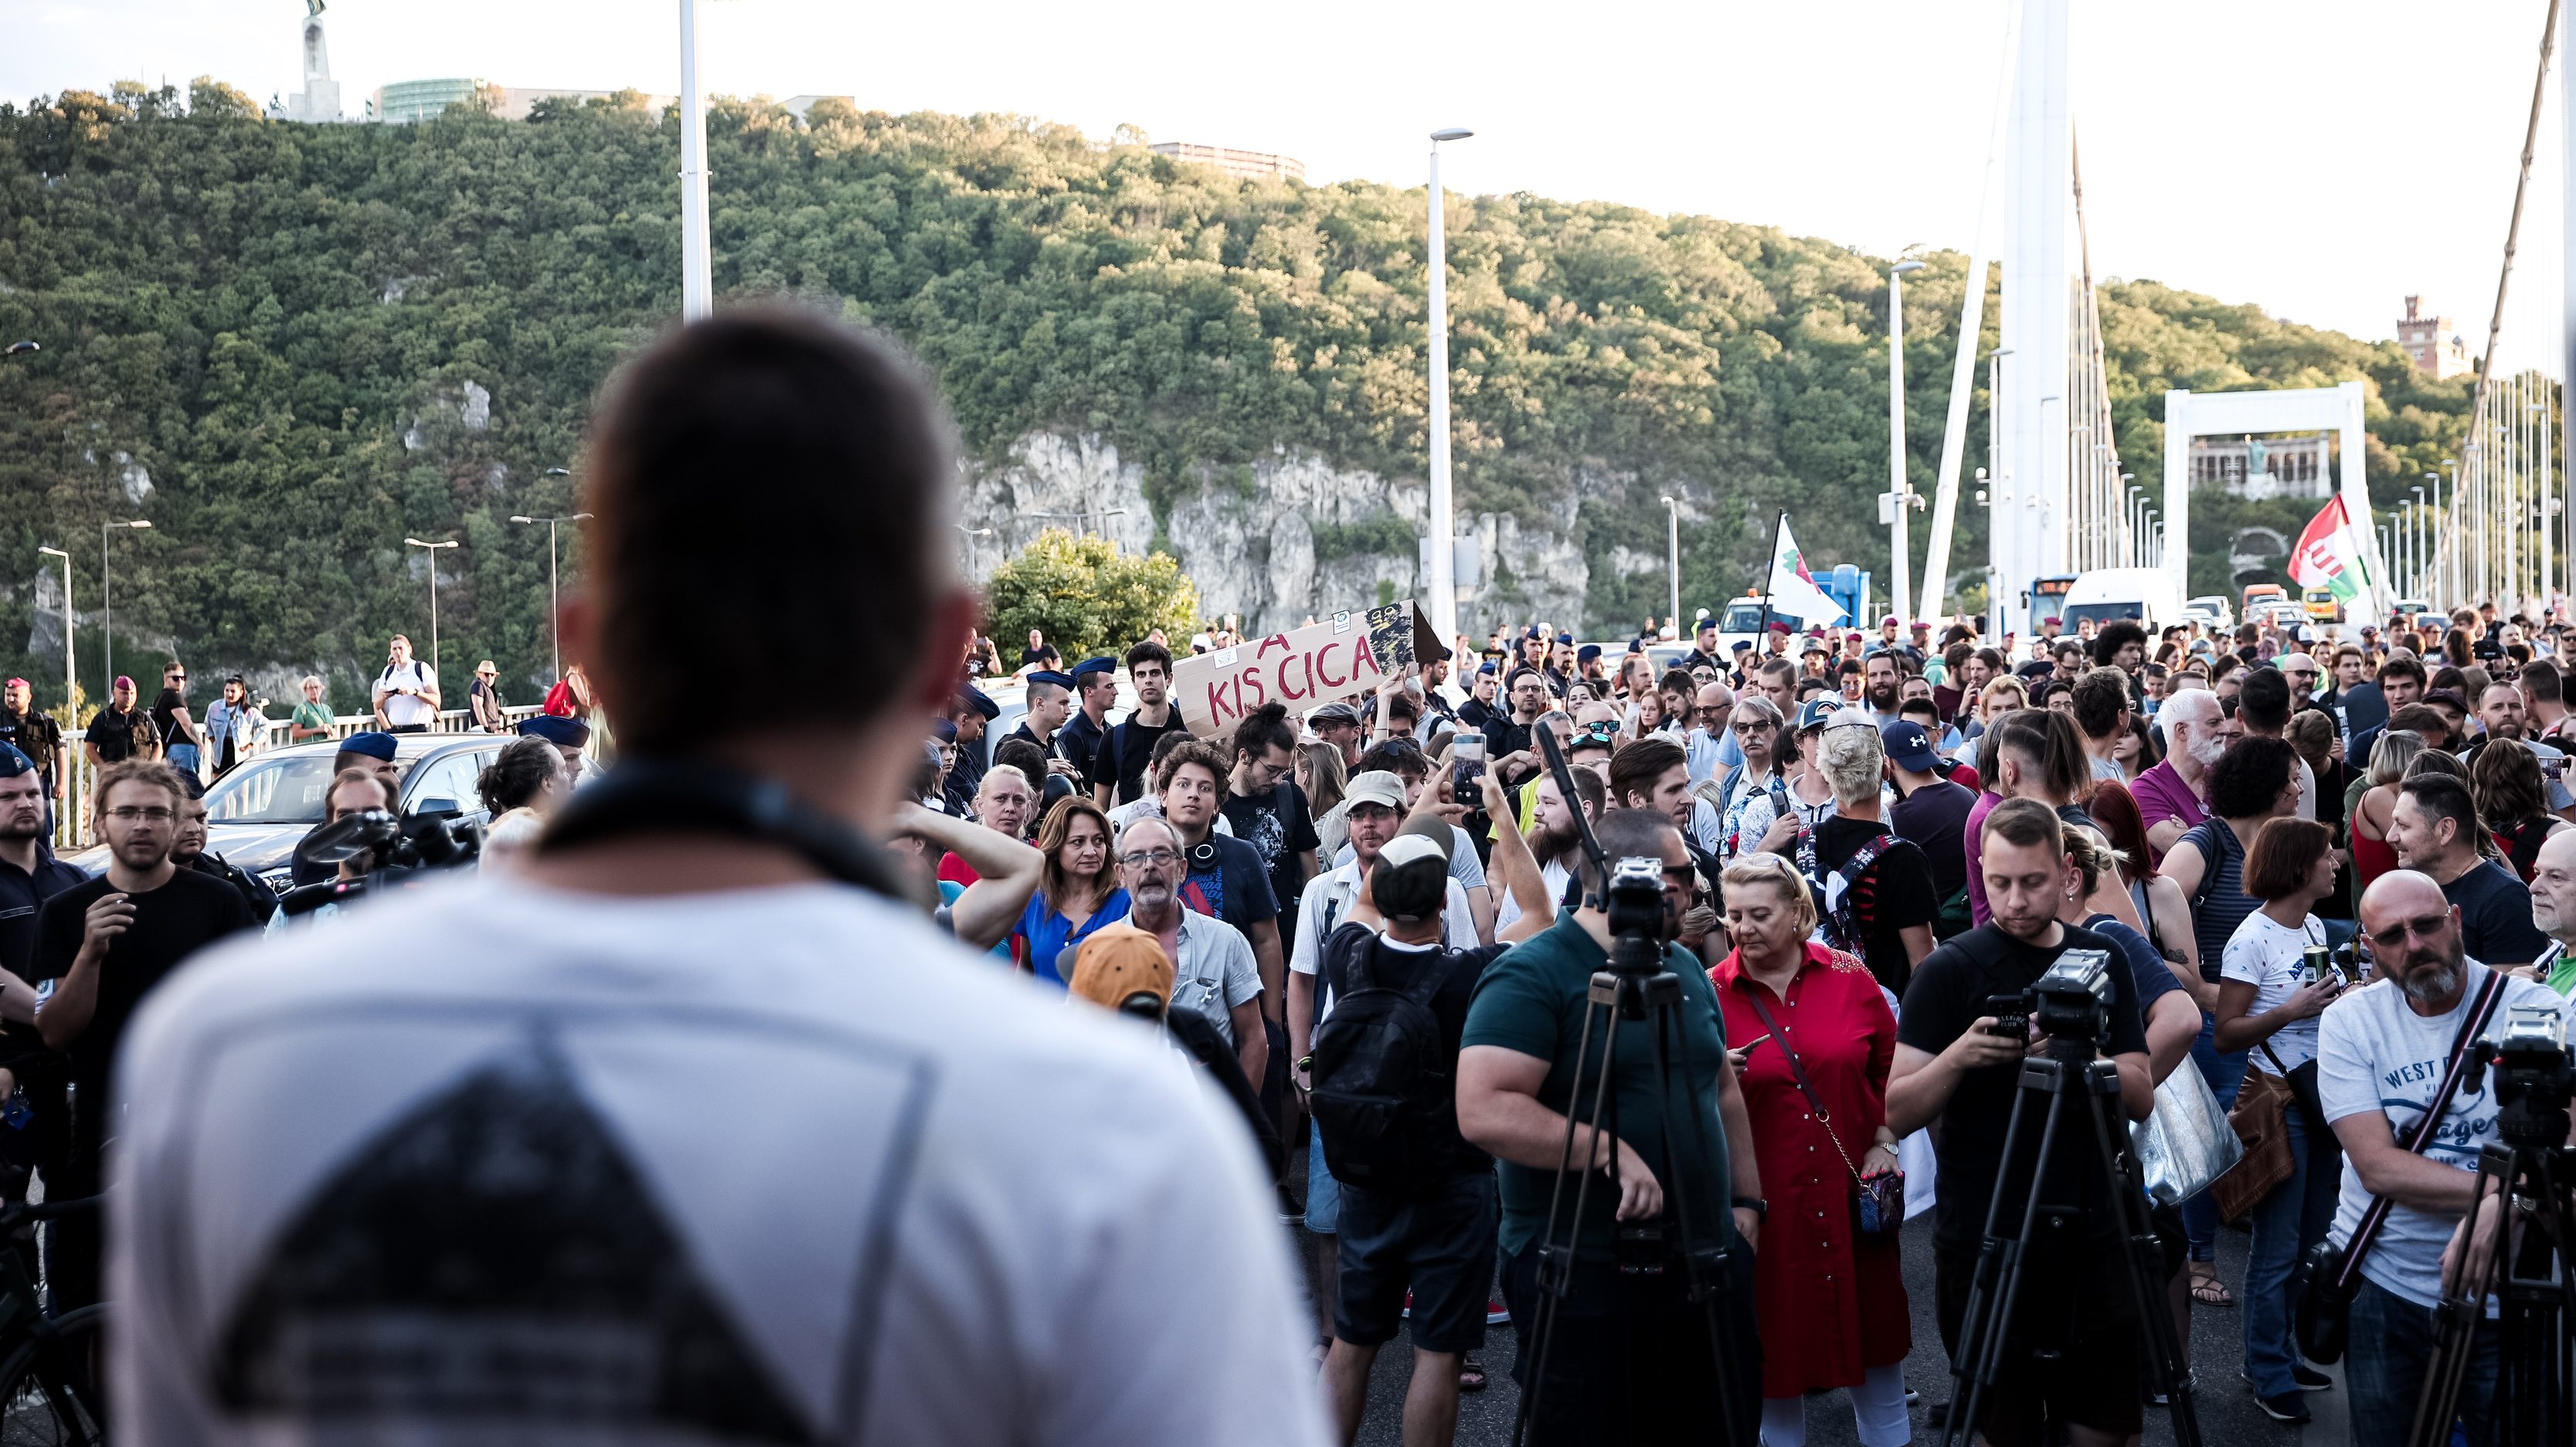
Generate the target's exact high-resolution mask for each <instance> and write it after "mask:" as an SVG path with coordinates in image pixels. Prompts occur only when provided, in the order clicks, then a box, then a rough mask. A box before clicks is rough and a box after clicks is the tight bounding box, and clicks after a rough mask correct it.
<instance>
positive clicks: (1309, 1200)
mask: <svg viewBox="0 0 2576 1447" xmlns="http://www.w3.org/2000/svg"><path fill="white" fill-rule="evenodd" d="M1306 1229H1307V1231H1309V1232H1311V1233H1312V1234H1314V1235H1317V1236H1330V1235H1333V1234H1335V1233H1336V1232H1338V1231H1340V1230H1341V1229H1342V1183H1341V1182H1339V1181H1336V1180H1334V1179H1333V1170H1332V1167H1330V1166H1327V1165H1325V1164H1324V1133H1323V1132H1322V1131H1308V1132H1307V1133H1306Z"/></svg>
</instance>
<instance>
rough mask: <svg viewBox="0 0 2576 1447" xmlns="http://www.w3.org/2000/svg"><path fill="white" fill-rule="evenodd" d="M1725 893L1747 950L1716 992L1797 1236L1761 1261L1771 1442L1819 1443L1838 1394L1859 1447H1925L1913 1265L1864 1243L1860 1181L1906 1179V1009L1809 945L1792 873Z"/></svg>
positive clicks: (1774, 865)
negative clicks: (1897, 1108) (1819, 1397)
mask: <svg viewBox="0 0 2576 1447" xmlns="http://www.w3.org/2000/svg"><path fill="white" fill-rule="evenodd" d="M1719 886H1720V888H1721V890H1722V892H1723V893H1724V895H1725V900H1726V925H1727V931H1728V937H1729V938H1730V939H1732V940H1733V941H1734V945H1735V948H1734V949H1733V950H1732V951H1731V952H1730V953H1729V954H1728V955H1727V957H1726V958H1725V959H1723V960H1720V961H1718V962H1717V964H1716V965H1715V966H1714V967H1712V968H1711V969H1710V970H1709V972H1708V978H1709V983H1710V984H1711V985H1712V986H1714V987H1715V989H1716V991H1717V998H1718V1004H1719V1008H1720V1009H1721V1010H1723V1011H1724V1012H1725V1017H1726V1038H1727V1039H1729V1040H1737V1041H1747V1042H1751V1043H1749V1044H1747V1045H1746V1046H1745V1047H1744V1049H1743V1055H1742V1059H1743V1064H1742V1065H1741V1066H1739V1067H1738V1071H1737V1074H1738V1078H1739V1080H1740V1083H1741V1084H1742V1087H1743V1091H1744V1105H1745V1110H1746V1112H1747V1113H1748V1114H1749V1115H1750V1116H1751V1118H1752V1124H1753V1143H1754V1153H1755V1155H1756V1157H1757V1158H1758V1161H1759V1164H1760V1165H1761V1168H1762V1182H1763V1189H1764V1191H1765V1193H1766V1194H1767V1195H1768V1197H1769V1207H1770V1210H1771V1212H1772V1213H1773V1214H1772V1216H1771V1219H1773V1220H1777V1221H1794V1222H1796V1223H1797V1225H1798V1229H1796V1230H1794V1231H1786V1230H1784V1231H1779V1232H1776V1233H1766V1236H1765V1240H1764V1249H1763V1250H1761V1251H1759V1252H1756V1253H1755V1254H1754V1259H1753V1298H1754V1311H1755V1316H1756V1319H1757V1320H1758V1321H1759V1322H1760V1324H1761V1330H1762V1341H1763V1351H1762V1437H1763V1440H1764V1441H1766V1442H1774V1443H1795V1442H1803V1441H1805V1440H1806V1400H1805V1399H1806V1396H1807V1394H1808V1393H1809V1392H1812V1391H1822V1390H1825V1389H1828V1388H1832V1387H1848V1388H1850V1389H1851V1394H1852V1411H1853V1413H1854V1415H1855V1416H1856V1417H1858V1419H1859V1423H1858V1425H1859V1429H1860V1432H1859V1435H1860V1440H1861V1441H1863V1442H1869V1443H1901V1442H1905V1441H1908V1440H1911V1433H1910V1431H1909V1429H1908V1426H1907V1422H1906V1415H1905V1357H1906V1354H1907V1353H1908V1352H1909V1351H1911V1350H1912V1349H1913V1345H1914V1338H1913V1329H1912V1321H1913V1316H1912V1312H1911V1311H1910V1310H1909V1308H1908V1307H1907V1305H1906V1299H1905V1281H1904V1265H1903V1260H1902V1258H1901V1257H1900V1255H1899V1254H1898V1251H1897V1238H1896V1235H1895V1233H1894V1232H1892V1231H1890V1232H1878V1233H1872V1234H1863V1233H1862V1232H1861V1230H1860V1228H1859V1227H1860V1223H1859V1222H1858V1221H1857V1220H1856V1219H1855V1216H1856V1214H1857V1213H1856V1211H1855V1209H1854V1200H1853V1193H1854V1191H1855V1189H1856V1187H1858V1185H1859V1183H1861V1182H1864V1181H1866V1182H1872V1183H1876V1182H1879V1181H1880V1180H1881V1179H1882V1178H1884V1177H1886V1176H1889V1175H1893V1174H1896V1173H1897V1172H1898V1169H1899V1168H1898V1165H1897V1155H1896V1133H1895V1132H1894V1131H1892V1130H1890V1129H1889V1128H1888V1125H1887V1074H1888V1068H1889V1066H1890V1065H1891V1064H1892V1063H1893V1062H1894V1060H1895V1058H1896V1015H1895V1012H1894V1011H1892V1010H1890V1009H1889V1008H1888V1004H1887V995H1886V994H1885V992H1883V991H1882V990H1881V989H1880V988H1879V985H1878V982H1877V981H1876V980H1874V979H1872V978H1871V977H1870V972H1869V968H1868V967H1867V966H1865V965H1863V964H1862V963H1861V962H1860V961H1859V960H1858V959H1855V958H1853V957H1852V956H1851V955H1848V954H1845V953H1842V952H1841V951H1838V950H1829V949H1827V948H1825V947H1824V946H1823V945H1820V944H1815V943H1812V942H1811V941H1810V940H1809V939H1808V936H1809V935H1811V934H1813V933H1814V932H1815V928H1816V905H1815V898H1814V896H1813V895H1812V894H1810V893H1809V891H1808V889H1807V882H1806V880H1805V879H1803V878H1801V877H1800V876H1799V874H1798V872H1797V869H1796V867H1795V866H1793V865H1792V864H1790V863H1789V861H1787V860H1786V859H1783V858H1781V857H1780V856H1779V855H1776V854H1762V853H1751V854H1745V855H1742V856H1740V857H1738V858H1737V859H1736V861H1735V862H1734V863H1732V864H1730V865H1728V866H1726V869H1725V870H1724V872H1723V873H1722V874H1721V875H1720V876H1719ZM1879 1189H1880V1190H1881V1191H1883V1190H1884V1187H1883V1186H1882V1187H1879ZM1810 1228H1812V1229H1810ZM1819 1282H1835V1283H1844V1282H1847V1283H1850V1284H1849V1286H1848V1287H1842V1288H1837V1289H1821V1290H1820V1289H1818V1285H1817V1283H1819Z"/></svg>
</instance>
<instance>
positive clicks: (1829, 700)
mask: <svg viewBox="0 0 2576 1447" xmlns="http://www.w3.org/2000/svg"><path fill="white" fill-rule="evenodd" d="M1840 707H1842V700H1841V699H1839V698H1834V697H1831V696H1819V697H1816V698H1811V699H1808V700H1807V701H1806V702H1805V703H1802V704H1800V705H1798V732H1799V733H1805V732H1806V731H1807V730H1809V729H1820V728H1823V727H1824V726H1825V725H1826V723H1827V722H1829V721H1830V720H1831V719H1832V718H1833V716H1834V710H1835V709H1837V708H1840Z"/></svg>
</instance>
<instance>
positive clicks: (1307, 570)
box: [958, 432, 1663, 632]
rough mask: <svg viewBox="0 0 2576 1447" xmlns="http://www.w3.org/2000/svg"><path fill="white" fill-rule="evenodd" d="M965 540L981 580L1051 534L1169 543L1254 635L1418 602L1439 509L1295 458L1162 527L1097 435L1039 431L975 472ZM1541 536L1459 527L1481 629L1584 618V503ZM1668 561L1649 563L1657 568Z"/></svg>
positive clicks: (1468, 614)
mask: <svg viewBox="0 0 2576 1447" xmlns="http://www.w3.org/2000/svg"><path fill="white" fill-rule="evenodd" d="M965 473H966V475H965V480H964V481H965V494H964V497H963V499H962V500H961V502H960V503H959V516H960V517H961V519H962V520H963V527H964V529H965V531H964V532H963V533H962V534H961V536H960V537H959V539H958V542H959V547H960V550H961V551H960V556H961V557H962V558H963V560H964V562H965V566H966V569H967V572H968V573H969V574H970V575H971V576H972V577H973V578H974V579H975V580H976V581H977V582H982V581H983V580H985V579H986V578H989V577H991V576H992V574H993V570H994V569H996V568H998V567H1000V566H1001V565H1002V564H1003V563H1004V562H1006V561H1008V560H1009V559H1010V557H1011V556H1012V555H1013V554H1015V553H1017V552H1018V551H1019V550H1020V549H1021V548H1023V547H1025V546H1027V545H1028V543H1029V541H1030V540H1031V539H1033V538H1035V537H1036V536H1037V535H1038V534H1039V533H1041V532H1043V531H1045V530H1046V529H1048V528H1051V527H1055V528H1064V529H1067V530H1068V531H1075V532H1081V531H1086V530H1087V531H1090V532H1096V533H1101V534H1104V535H1106V536H1108V537H1109V538H1111V539H1113V540H1115V541H1116V542H1117V544H1118V545H1119V546H1120V547H1121V548H1125V549H1129V550H1133V551H1139V552H1141V551H1144V550H1146V549H1148V548H1154V547H1160V548H1163V549H1166V550H1168V551H1169V552H1171V553H1172V555H1173V556H1175V557H1177V558H1179V559H1180V561H1181V567H1182V568H1183V570H1184V571H1186V572H1187V573H1188V574H1189V575H1190V577H1191V579H1192V581H1194V582H1196V583H1197V584H1198V588H1199V596H1200V598H1201V599H1202V600H1203V602H1204V605H1205V607H1206V611H1207V613H1208V614H1209V616H1211V617H1224V616H1227V615H1234V616H1237V617H1239V618H1240V619H1241V620H1242V623H1241V626H1242V627H1243V628H1245V629H1246V630H1248V631H1252V632H1270V631H1273V630H1276V629H1282V628H1292V627H1295V626H1296V625H1298V624H1300V623H1303V622H1305V621H1306V620H1307V619H1308V618H1310V617H1319V616H1322V615H1324V614H1328V613H1331V612H1334V611H1337V610H1339V609H1344V608H1365V607H1369V606H1372V605H1374V604H1376V603H1379V602H1381V601H1386V600H1390V599H1394V598H1408V597H1412V596H1415V594H1416V593H1417V591H1418V590H1419V587H1420V578H1419V572H1420V559H1419V553H1418V546H1417V542H1416V540H1417V539H1418V538H1420V537H1421V535H1422V526H1423V520H1424V516H1425V514H1426V511H1427V509H1428V506H1429V504H1428V498H1427V488H1426V485H1425V484H1424V482H1423V480H1422V479H1421V478H1418V477H1397V478H1388V477H1383V476H1380V475H1379V474H1377V473H1374V472H1369V471H1365V470H1352V469H1342V468H1335V467H1333V466H1331V465H1330V464H1328V463H1326V462H1324V461H1323V460H1322V459H1320V458H1317V457H1314V456H1311V455H1307V454H1304V453H1300V452H1296V451H1292V450H1289V449H1286V448H1280V449H1276V450H1274V451H1273V452H1272V453H1271V454H1270V455H1268V456H1266V457H1263V458H1262V459H1260V460H1259V461H1257V462H1254V463H1251V464H1248V465H1245V466H1241V467H1235V468H1230V469H1228V468H1216V469H1207V470H1205V471H1204V473H1203V475H1202V476H1199V477H1197V478H1195V479H1194V480H1193V481H1192V482H1191V483H1189V484H1185V485H1184V486H1183V487H1182V488H1181V489H1179V490H1178V491H1177V492H1176V493H1174V494H1170V495H1167V496H1166V498H1165V505H1166V514H1165V517H1164V520H1163V522H1162V524H1161V526H1160V527H1159V528H1158V527H1157V525H1156V520H1155V513H1154V507H1153V504H1152V502H1151V500H1150V499H1149V498H1148V496H1147V493H1146V487H1145V470H1144V469H1143V468H1142V467H1141V466H1139V465H1138V464H1136V463H1133V462H1128V461H1125V460H1123V459H1121V458H1120V457H1119V455H1118V449H1117V447H1116V446H1115V445H1113V444H1111V443H1109V442H1107V441H1105V440H1103V439H1102V438H1100V437H1098V436H1094V435H1088V434H1067V433H1059V432H1038V433H1031V434H1029V435H1027V436H1024V437H1022V438H1020V439H1019V440H1018V441H1017V442H1015V443H1013V444H1012V445H1011V447H1010V449H1009V460H1008V461H1007V463H1005V464H1003V465H1000V466H989V465H978V464H974V463H969V464H968V465H967V467H966V469H965ZM1542 508H1543V509H1544V511H1545V512H1546V514H1547V515H1546V518H1545V526H1543V527H1525V526H1523V523H1522V519H1521V518H1520V517H1519V516H1516V515H1513V514H1498V513H1490V512H1488V513H1480V514H1474V515H1462V516H1461V517H1460V518H1459V519H1458V528H1459V532H1460V533H1461V534H1462V535H1472V536H1473V537H1474V538H1475V539H1476V542H1477V552H1478V561H1479V564H1480V566H1479V568H1478V570H1477V583H1476V586H1475V587H1474V589H1473V590H1472V592H1471V593H1469V594H1468V596H1466V597H1465V598H1463V599H1462V600H1461V603H1460V606H1459V610H1458V616H1459V626H1460V627H1462V628H1466V629H1469V630H1471V631H1481V630H1483V629H1486V628H1491V627H1499V626H1502V625H1504V624H1507V623H1515V622H1520V621H1524V620H1527V619H1531V618H1548V619H1563V620H1567V626H1569V627H1571V626H1574V625H1573V621H1572V620H1575V619H1578V618H1580V617H1581V616H1582V613H1583V600H1584V596H1585V590H1586V588H1587V586H1588V585H1589V583H1590V581H1591V570H1590V568H1589V566H1588V565H1587V564H1586V562H1585V560H1584V555H1583V546H1582V542H1581V536H1582V534H1581V530H1580V528H1579V527H1578V525H1577V517H1576V493H1575V490H1574V489H1572V488H1568V489H1566V490H1565V492H1564V494H1563V495H1562V497H1561V498H1559V499H1556V500H1553V501H1551V502H1548V503H1544V504H1542ZM1662 564H1663V559H1661V558H1660V557H1657V558H1654V559H1651V560H1648V561H1647V563H1646V566H1649V567H1652V568H1656V569H1660V568H1661V566H1662Z"/></svg>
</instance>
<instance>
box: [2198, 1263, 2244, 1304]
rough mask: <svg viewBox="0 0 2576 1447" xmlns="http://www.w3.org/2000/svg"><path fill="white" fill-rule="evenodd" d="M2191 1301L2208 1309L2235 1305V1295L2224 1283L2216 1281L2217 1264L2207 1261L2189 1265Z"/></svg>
mask: <svg viewBox="0 0 2576 1447" xmlns="http://www.w3.org/2000/svg"><path fill="white" fill-rule="evenodd" d="M2191 1299H2192V1300H2194V1301H2196V1302H2198V1303H2200V1304H2201V1305H2203V1306H2208V1307H2230V1306H2234V1305H2235V1304H2236V1296H2235V1293H2233V1292H2231V1291H2229V1290H2228V1289H2227V1283H2226V1282H2224V1281H2221V1280H2219V1279H2218V1266H2217V1264H2216V1263H2215V1262H2209V1261H2195V1262H2193V1263H2191Z"/></svg>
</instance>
